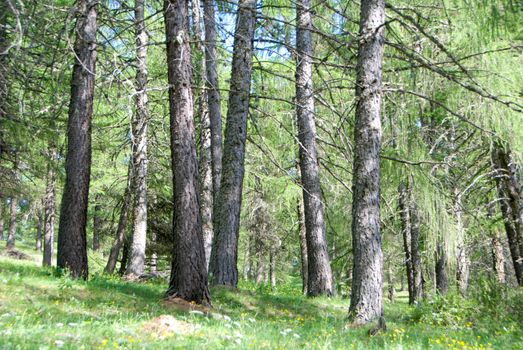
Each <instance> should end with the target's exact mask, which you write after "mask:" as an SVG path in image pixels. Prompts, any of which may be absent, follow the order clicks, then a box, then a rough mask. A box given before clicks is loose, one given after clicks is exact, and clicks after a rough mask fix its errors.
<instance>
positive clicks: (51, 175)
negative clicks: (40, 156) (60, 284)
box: [42, 150, 56, 266]
mask: <svg viewBox="0 0 523 350" xmlns="http://www.w3.org/2000/svg"><path fill="white" fill-rule="evenodd" d="M50 153H51V159H52V161H51V164H49V165H48V168H47V185H46V189H45V199H44V222H45V224H44V256H43V260H42V265H43V266H51V264H52V261H53V250H54V222H55V207H56V171H55V169H54V166H53V164H52V163H53V162H54V159H55V157H56V153H55V151H54V150H51V152H50Z"/></svg>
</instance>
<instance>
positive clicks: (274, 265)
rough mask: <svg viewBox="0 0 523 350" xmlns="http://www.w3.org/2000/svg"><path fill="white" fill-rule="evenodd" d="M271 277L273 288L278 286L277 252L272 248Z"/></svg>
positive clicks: (270, 258) (270, 259)
mask: <svg viewBox="0 0 523 350" xmlns="http://www.w3.org/2000/svg"><path fill="white" fill-rule="evenodd" d="M269 279H270V280H271V288H272V289H273V290H274V288H276V252H275V251H274V250H273V249H271V250H270V252H269Z"/></svg>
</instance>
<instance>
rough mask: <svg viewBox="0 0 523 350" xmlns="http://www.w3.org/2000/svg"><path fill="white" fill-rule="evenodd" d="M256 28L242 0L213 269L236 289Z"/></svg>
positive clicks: (250, 5) (247, 0)
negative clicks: (253, 45) (253, 46)
mask: <svg viewBox="0 0 523 350" xmlns="http://www.w3.org/2000/svg"><path fill="white" fill-rule="evenodd" d="M255 24H256V1H255V0H240V2H239V9H238V17H237V25H236V33H235V36H234V50H233V59H232V72H231V86H230V93H229V110H228V113H227V125H226V130H225V144H224V152H223V170H222V179H221V185H220V191H219V193H218V203H217V205H216V211H215V224H214V228H215V232H214V235H215V237H214V241H213V247H212V252H211V266H210V278H211V282H212V283H213V284H220V285H228V286H232V287H236V285H237V284H238V266H237V261H238V235H239V231H240V209H241V199H242V187H243V176H244V173H245V168H244V163H245V141H246V138H247V115H248V113H249V97H250V86H251V72H252V42H253V38H254V27H255Z"/></svg>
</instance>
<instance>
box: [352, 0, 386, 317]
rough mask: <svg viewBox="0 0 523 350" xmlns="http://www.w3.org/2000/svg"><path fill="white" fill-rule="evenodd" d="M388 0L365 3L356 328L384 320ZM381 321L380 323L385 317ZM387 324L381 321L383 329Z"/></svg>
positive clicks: (355, 218) (355, 209)
mask: <svg viewBox="0 0 523 350" xmlns="http://www.w3.org/2000/svg"><path fill="white" fill-rule="evenodd" d="M384 23H385V2H384V0H363V1H362V2H361V16H360V32H359V48H358V62H357V66H356V72H357V78H356V97H357V101H358V102H357V105H356V125H355V129H354V130H355V132H354V165H353V173H354V179H353V187H352V191H353V197H352V203H353V205H352V248H353V251H354V265H353V279H352V290H351V300H350V301H351V302H350V307H349V314H350V317H351V320H352V322H353V324H365V323H368V322H370V321H372V320H374V319H376V318H380V317H383V291H382V288H383V252H382V249H381V233H380V148H381V134H382V132H381V120H380V111H381V74H382V69H381V65H382V59H383V47H384V42H385V40H384ZM380 320H381V318H380ZM381 323H382V322H380V324H381Z"/></svg>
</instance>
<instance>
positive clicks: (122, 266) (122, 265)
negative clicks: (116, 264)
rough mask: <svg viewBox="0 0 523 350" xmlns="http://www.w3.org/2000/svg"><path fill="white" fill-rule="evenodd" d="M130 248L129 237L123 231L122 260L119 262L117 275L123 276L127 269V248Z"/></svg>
mask: <svg viewBox="0 0 523 350" xmlns="http://www.w3.org/2000/svg"><path fill="white" fill-rule="evenodd" d="M130 246H131V236H130V235H129V234H125V231H124V240H123V247H122V260H121V261H120V268H119V269H118V274H119V275H120V276H123V275H124V274H125V271H126V269H127V262H128V261H129V247H130Z"/></svg>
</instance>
